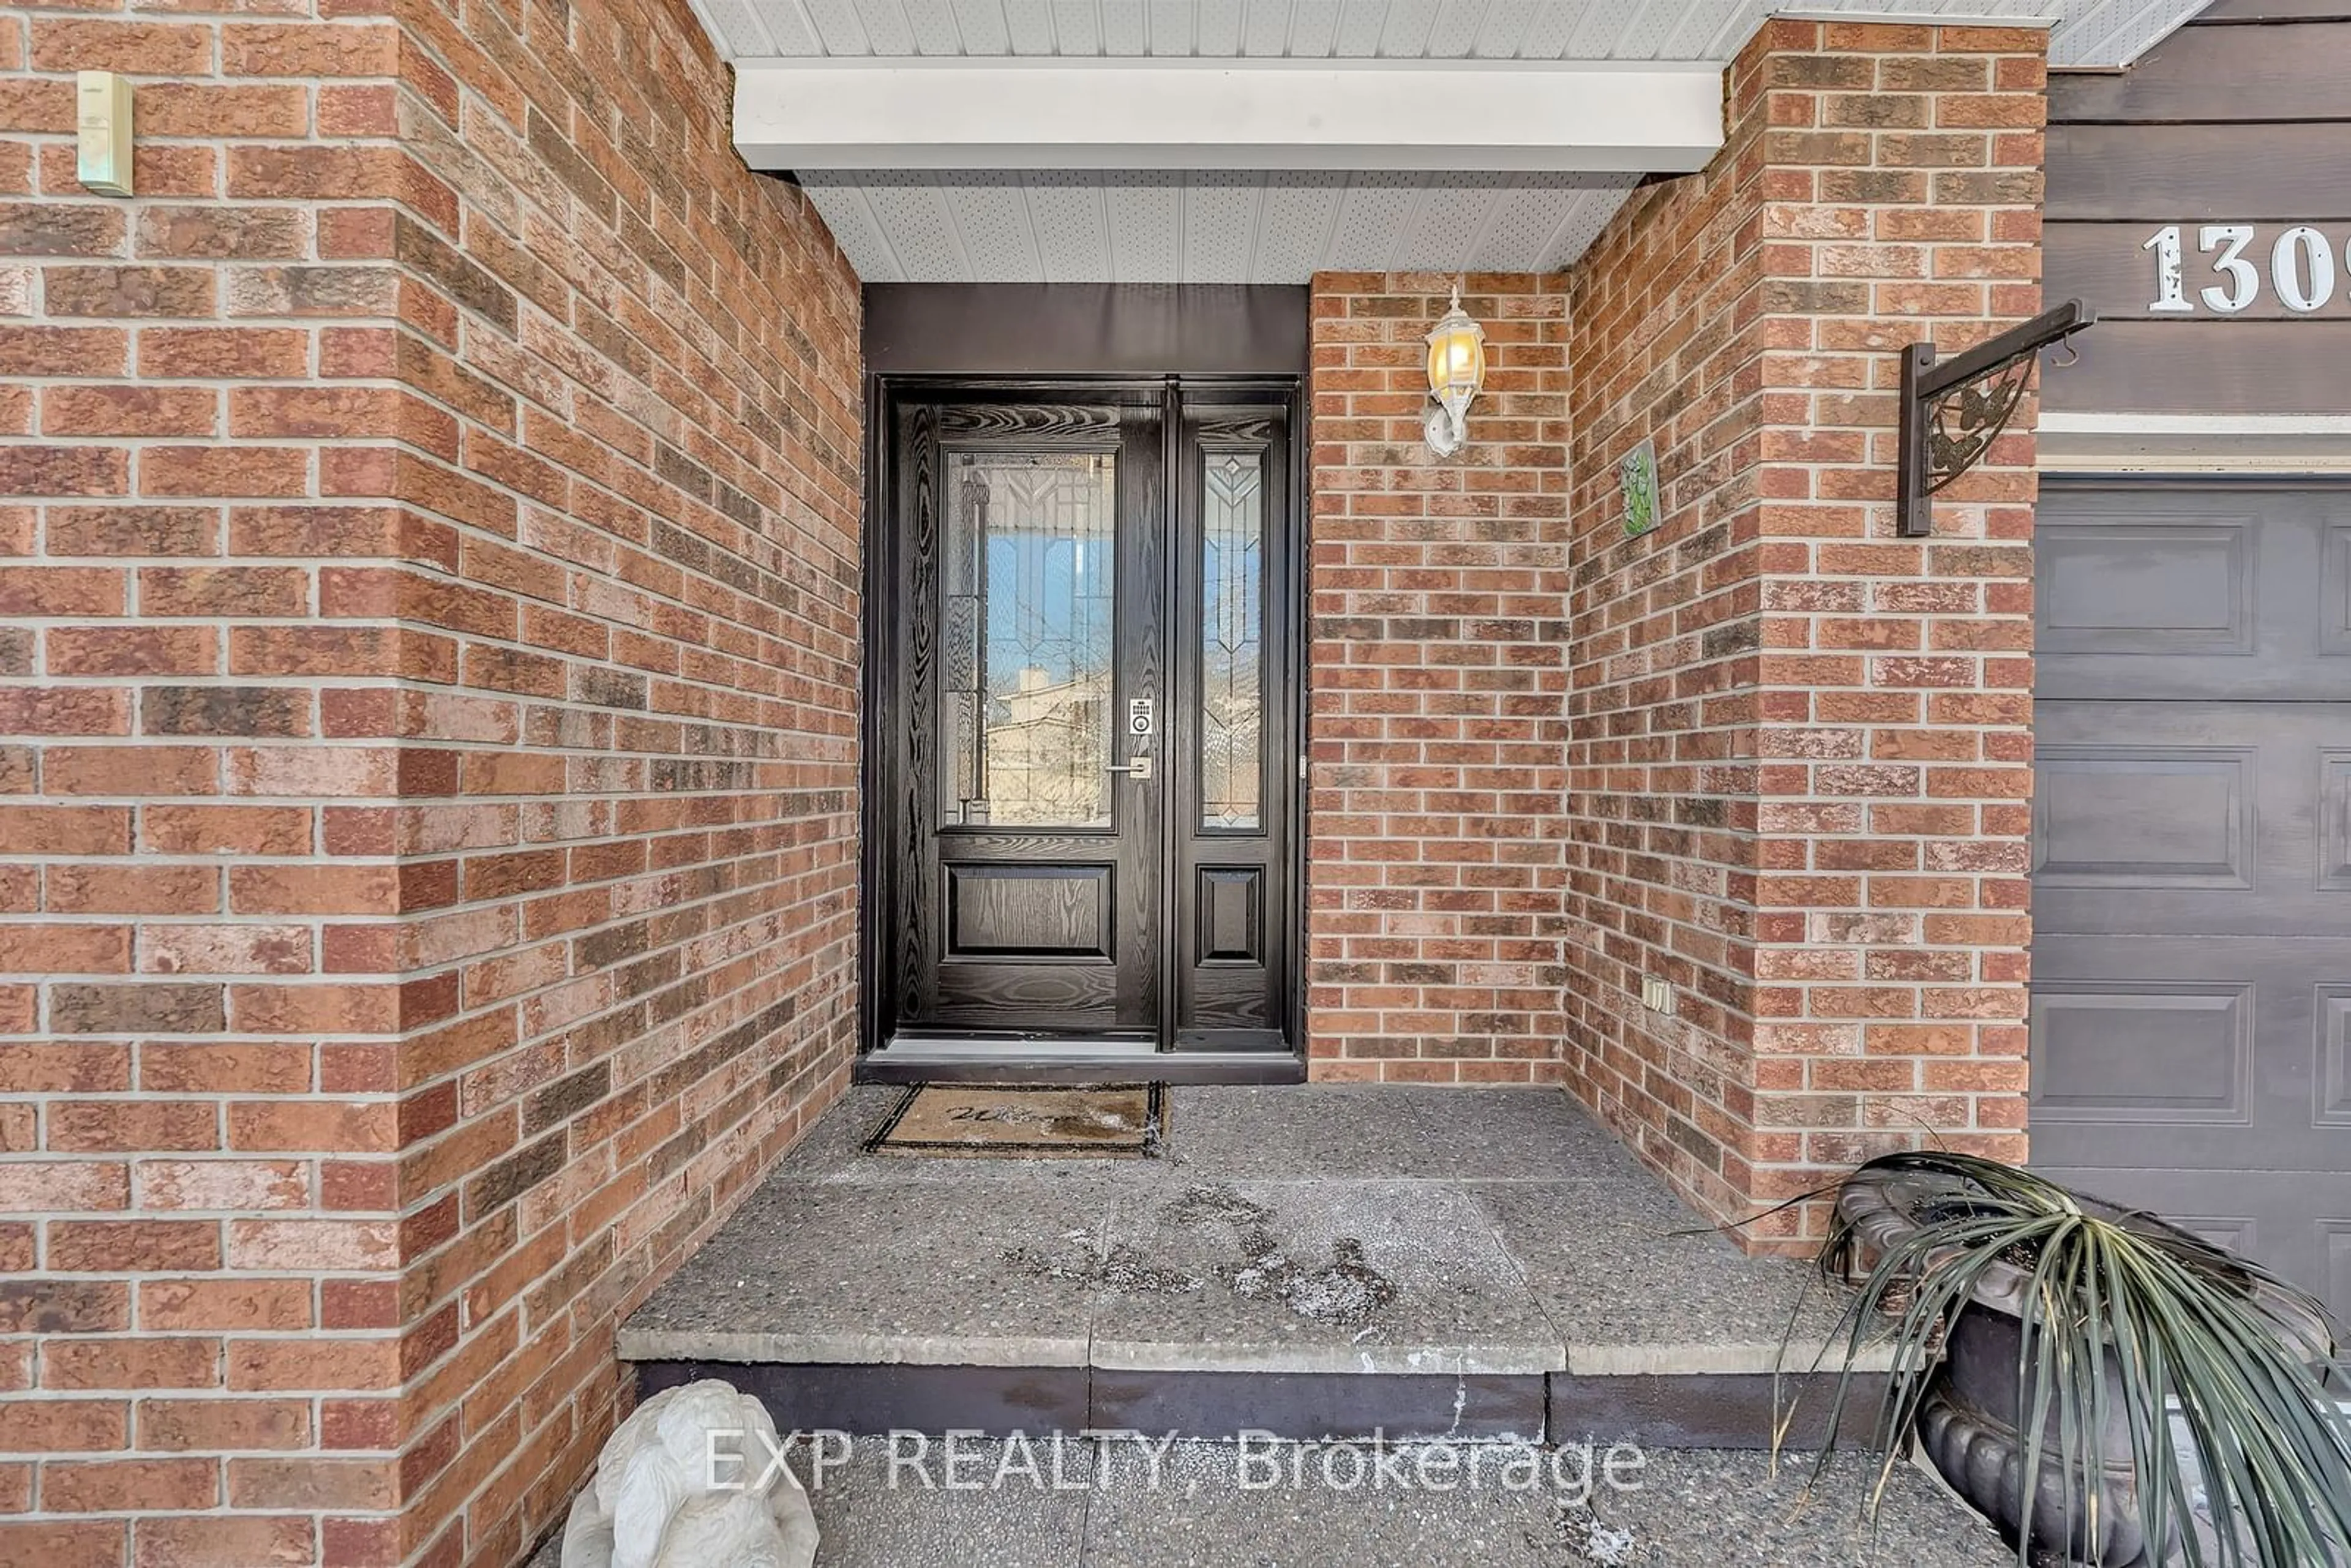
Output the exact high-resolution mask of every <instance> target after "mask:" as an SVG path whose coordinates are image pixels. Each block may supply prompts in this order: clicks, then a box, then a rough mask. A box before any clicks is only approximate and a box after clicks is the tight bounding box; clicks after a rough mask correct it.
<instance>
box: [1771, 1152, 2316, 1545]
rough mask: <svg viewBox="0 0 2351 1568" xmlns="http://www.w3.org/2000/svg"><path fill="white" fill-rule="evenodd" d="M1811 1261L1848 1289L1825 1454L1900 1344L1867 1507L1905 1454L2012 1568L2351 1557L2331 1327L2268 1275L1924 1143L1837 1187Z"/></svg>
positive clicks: (2181, 1236)
mask: <svg viewBox="0 0 2351 1568" xmlns="http://www.w3.org/2000/svg"><path fill="white" fill-rule="evenodd" d="M1821 1267H1822V1270H1823V1273H1824V1274H1825V1275H1827V1276H1829V1277H1830V1278H1831V1279H1833V1280H1842V1281H1845V1282H1847V1283H1849V1284H1855V1285H1857V1287H1858V1289H1857V1290H1856V1291H1855V1294H1854V1296H1853V1299H1852V1300H1851V1301H1850V1302H1849V1303H1848V1304H1847V1306H1846V1308H1845V1312H1844V1318H1843V1320H1842V1321H1841V1322H1840V1323H1839V1326H1838V1329H1837V1332H1836V1333H1834V1335H1833V1336H1832V1343H1831V1345H1830V1346H1829V1348H1828V1349H1827V1350H1826V1351H1824V1352H1823V1360H1824V1361H1825V1360H1827V1359H1831V1358H1838V1357H1841V1358H1842V1363H1843V1365H1842V1368H1841V1370H1840V1372H1839V1375H1838V1376H1837V1379H1836V1384H1835V1392H1834V1396H1833V1400H1834V1405H1833V1407H1832V1409H1831V1411H1830V1412H1829V1420H1828V1430H1829V1432H1830V1433H1831V1434H1832V1437H1831V1438H1830V1447H1831V1448H1834V1433H1835V1432H1836V1431H1837V1430H1838V1429H1839V1427H1840V1425H1841V1421H1842V1417H1843V1416H1844V1409H1845V1404H1846V1401H1847V1399H1848V1397H1849V1396H1852V1395H1853V1394H1854V1392H1855V1382H1854V1379H1855V1364H1856V1363H1857V1362H1858V1361H1859V1360H1860V1359H1861V1357H1862V1355H1863V1353H1864V1351H1865V1350H1866V1349H1870V1348H1872V1347H1875V1346H1878V1345H1884V1344H1889V1343H1890V1348H1891V1350H1892V1352H1893V1368H1894V1369H1893V1371H1892V1372H1890V1373H1889V1374H1888V1375H1887V1377H1886V1390H1885V1393H1884V1395H1883V1396H1882V1398H1881V1402H1880V1404H1879V1408H1878V1412H1877V1422H1876V1431H1875V1450H1876V1458H1877V1460H1878V1463H1879V1483H1880V1488H1879V1489H1873V1490H1872V1492H1871V1494H1870V1495H1871V1497H1872V1498H1873V1500H1874V1499H1875V1498H1876V1496H1877V1495H1878V1490H1881V1489H1882V1487H1883V1483H1884V1481H1885V1479H1886V1477H1887V1476H1888V1475H1890V1474H1891V1472H1892V1469H1893V1467H1894V1465H1895V1464H1896V1462H1898V1461H1899V1460H1900V1459H1901V1458H1903V1457H1904V1456H1906V1455H1907V1453H1908V1451H1909V1449H1910V1448H1911V1445H1912V1443H1913V1442H1914V1440H1915V1441H1916V1443H1917V1445H1918V1446H1919V1447H1921V1448H1923V1449H1924V1451H1925V1453H1926V1455H1927V1458H1928V1459H1929V1460H1930V1461H1931V1462H1932V1463H1933V1464H1934V1466H1935V1468H1936V1469H1938V1471H1939V1472H1940V1473H1941V1474H1942V1476H1943V1478H1944V1479H1945V1480H1947V1481H1949V1483H1950V1485H1951V1487H1952V1488H1953V1489H1954V1490H1956V1491H1958V1492H1959V1495H1960V1496H1961V1497H1963V1498H1965V1499H1966V1500H1967V1501H1968V1502H1969V1503H1970V1505H1971V1506H1973V1507H1974V1508H1975V1509H1976V1510H1977V1511H1979V1512H1980V1513H1982V1514H1983V1515H1984V1516H1985V1517H1986V1518H1988V1519H1989V1520H1991V1522H1992V1523H1993V1525H1994V1526H1995V1527H1997V1528H1998V1529H1999V1530H2000V1531H2001V1535H2002V1536H2003V1537H2004V1538H2005V1539H2006V1540H2008V1541H2009V1542H2010V1543H2011V1544H2012V1545H2013V1546H2015V1548H2016V1550H2017V1558H2018V1561H2019V1562H2020V1563H2026V1562H2031V1561H2036V1560H2037V1561H2040V1562H2043V1563H2066V1562H2072V1563H2093V1564H2097V1565H2099V1568H2124V1565H2126V1564H2141V1563H2145V1564H2155V1563H2164V1562H2167V1561H2173V1560H2179V1561H2184V1562H2186V1563H2189V1564H2190V1565H2191V1568H2204V1565H2205V1564H2208V1563H2212V1564H2220V1565H2223V1568H2233V1565H2234V1564H2238V1563H2257V1564H2260V1565H2262V1568H2303V1565H2305V1564H2306V1565H2335V1568H2340V1565H2344V1564H2351V1422H2346V1416H2344V1414H2343V1412H2342V1410H2341V1408H2340V1407H2339V1406H2338V1403H2337V1401H2338V1400H2339V1399H2340V1398H2342V1397H2343V1393H2342V1391H2341V1390H2340V1389H2339V1388H2337V1387H2334V1386H2331V1384H2332V1383H2333V1381H2334V1378H2335V1339H2334V1335H2333V1332H2332V1329H2331V1326H2330V1323H2329V1320H2328V1318H2327V1315H2326V1312H2325V1308H2324V1307H2322V1306H2321V1305H2320V1304H2319V1302H2318V1301H2316V1300H2314V1298H2313V1297H2311V1296H2310V1295H2309V1294H2308V1293H2307V1292H2305V1291H2300V1290H2297V1289H2295V1288H2294V1286H2292V1285H2289V1284H2287V1283H2285V1282H2284V1281H2282V1280H2280V1279H2279V1278H2277V1277H2276V1276H2275V1275H2273V1274H2272V1273H2271V1272H2270V1271H2268V1270H2265V1269H2263V1268H2262V1267H2261V1266H2260V1265H2259V1264H2257V1263H2254V1262H2252V1260H2248V1259H2244V1258H2241V1257H2239V1256H2237V1255H2236V1254H2234V1253H2232V1252H2230V1251H2228V1250H2227V1249H2223V1248H2220V1247H2217V1246H2215V1245H2213V1244H2212V1243H2210V1242H2209V1241H2206V1240H2204V1239H2202V1238H2200V1237H2197V1236H2193V1235H2190V1234H2189V1232H2187V1231H2185V1230H2182V1229H2180V1228H2178V1227H2177V1226H2173V1225H2169V1224H2167V1223H2166V1222H2164V1221H2163V1220H2161V1219H2158V1218H2156V1217H2155V1216H2153V1215H2150V1214H2145V1213H2141V1212H2138V1211H2137V1210H2134V1209H2128V1208H2124V1207H2120V1206H2117V1205H2115V1204H2110V1203H2105V1202H2103V1201H2101V1200H2099V1199H2096V1198H2093V1197H2085V1196H2083V1195H2081V1194H2077V1193H2075V1192H2074V1191H2072V1190H2071V1189H2069V1188H2067V1187H2065V1186H2062V1185H2060V1184H2059V1183H2056V1182H2053V1181H2051V1180H2049V1179H2047V1178H2046V1177H2043V1176H2035V1175H2033V1174H2032V1173H2031V1172H2028V1171H2024V1170H2020V1169H2018V1168H2017V1167H2015V1166H2008V1165H2003V1164H2001V1163H2000V1162H1999V1161H1996V1160H1989V1159H1983V1158H1980V1157H1977V1156H1974V1155H1960V1154H1951V1153H1945V1152H1940V1151H1933V1150H1925V1151H1917V1152H1912V1153H1903V1154H1894V1155H1885V1156H1883V1157H1881V1158H1878V1159H1875V1160H1871V1161H1870V1162H1868V1163H1867V1164H1866V1165H1864V1166H1860V1167H1859V1168H1858V1169H1856V1170H1855V1172H1854V1173H1853V1175H1852V1176H1849V1177H1847V1178H1846V1179H1845V1181H1844V1183H1843V1184H1842V1185H1841V1186H1839V1187H1838V1188H1837V1191H1836V1218H1835V1222H1834V1227H1833V1228H1832V1230H1831V1233H1830V1238H1829V1241H1828V1244H1827V1246H1826V1247H1825V1248H1824V1249H1823V1251H1822V1254H1821ZM1783 1360H1784V1356H1783ZM1816 1365H1817V1364H1816ZM1787 1421H1788V1416H1787V1413H1786V1412H1784V1411H1783V1412H1782V1416H1781V1418H1780V1421H1779V1431H1780V1432H1781V1433H1782V1434H1784V1432H1785V1431H1786V1429H1787ZM1828 1455H1829V1449H1826V1448H1824V1449H1823V1453H1822V1458H1821V1462H1822V1463H1825V1462H1827V1458H1828ZM2183 1459H2185V1460H2187V1461H2189V1462H2188V1463H2183ZM2199 1487H2200V1490H2201V1502H2202V1506H2201V1508H2200V1509H2199V1507H2198V1506H2197V1504H2198V1501H2199V1499H2198V1491H2199ZM2199 1515H2200V1518H2199Z"/></svg>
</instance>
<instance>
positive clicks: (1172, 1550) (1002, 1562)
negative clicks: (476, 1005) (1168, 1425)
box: [531, 1438, 2016, 1568]
mask: <svg viewBox="0 0 2351 1568" xmlns="http://www.w3.org/2000/svg"><path fill="white" fill-rule="evenodd" d="M1454 1453H1455V1456H1456V1458H1457V1459H1459V1458H1462V1455H1463V1451H1462V1450H1459V1449H1456V1450H1454ZM959 1455H960V1457H959V1458H958V1460H957V1473H958V1475H959V1476H960V1477H961V1478H962V1482H961V1485H960V1486H959V1487H958V1488H956V1489H954V1490H950V1489H949V1488H948V1487H947V1486H946V1468H945V1467H946V1458H945V1456H944V1455H943V1454H942V1453H941V1452H939V1451H936V1450H934V1451H932V1452H930V1453H927V1454H925V1455H922V1456H919V1457H916V1456H914V1454H913V1452H912V1448H911V1445H902V1447H901V1448H900V1449H899V1451H898V1453H897V1455H896V1456H895V1457H896V1458H897V1459H898V1460H899V1463H898V1464H897V1465H896V1467H895V1468H893V1452H892V1450H891V1447H890V1445H889V1444H888V1443H887V1442H885V1441H883V1439H880V1438H868V1439H864V1440H862V1441H860V1442H858V1443H856V1444H855V1445H853V1447H852V1449H851V1450H850V1451H849V1452H848V1454H847V1455H846V1457H845V1459H842V1458H841V1456H840V1455H838V1454H832V1455H828V1460H829V1462H828V1464H827V1465H826V1467H825V1468H824V1469H822V1470H821V1471H820V1470H818V1469H816V1468H815V1467H813V1466H811V1465H810V1463H809V1462H808V1457H807V1456H806V1455H795V1456H793V1459H792V1464H793V1468H794V1470H795V1472H796V1473H797V1474H798V1475H799V1477H800V1479H801V1480H802V1482H803V1483H804V1484H806V1485H807V1486H808V1488H809V1500H810V1505H811V1506H812V1507H813V1508H814V1510H815V1512H816V1519H817V1527H818V1530H819V1532H820V1542H819V1545H818V1549H817V1564H818V1568H933V1565H936V1568H966V1565H968V1564H971V1563H986V1564H987V1565H988V1568H1436V1565H1439V1564H1456V1563H1476V1564H1478V1565H1479V1568H1595V1565H1599V1564H1605V1563H1628V1564H1632V1565H1635V1568H1732V1565H1734V1564H1735V1565H1739V1568H2001V1565H2002V1564H2008V1565H2011V1568H2012V1565H2013V1564H2014V1563H2015V1562H2016V1554H2015V1553H2014V1552H2011V1551H2010V1550H2009V1549H2007V1548H2006V1547H2004V1546H2002V1545H2001V1543H2000V1542H1999V1540H1998V1538H1997V1537H1995V1536H1994V1535H1993V1534H1992V1532H1991V1530H1990V1528H1989V1527H1987V1526H1986V1525H1985V1524H1984V1523H1983V1521H1980V1520H1979V1519H1977V1518H1976V1517H1975V1516H1974V1515H1973V1514H1971V1513H1970V1512H1969V1511H1967V1509H1966V1507H1965V1506H1964V1505H1962V1504H1961V1503H1959V1501H1958V1500H1955V1499H1954V1498H1952V1497H1951V1496H1950V1494H1949V1492H1947V1491H1945V1490H1943V1489H1942V1488H1941V1486H1940V1484H1939V1483H1938V1482H1937V1481H1936V1480H1935V1479H1933V1478H1932V1477H1931V1476H1928V1475H1927V1474H1925V1473H1923V1472H1920V1471H1918V1470H1916V1469H1911V1468H1910V1467H1907V1466H1904V1467H1901V1468H1899V1469H1896V1472H1895V1473H1894V1475H1893V1476H1892V1477H1891V1478H1890V1479H1889V1481H1888V1484H1887V1487H1886V1497H1885V1501H1884V1505H1883V1506H1882V1507H1881V1509H1880V1510H1879V1511H1878V1514H1877V1518H1876V1522H1875V1523H1874V1524H1873V1523H1872V1522H1871V1521H1868V1520H1866V1519H1865V1518H1864V1516H1863V1512H1862V1504H1863V1500H1864V1497H1865V1492H1866V1490H1867V1487H1868V1483H1869V1481H1870V1480H1871V1479H1874V1470H1873V1469H1872V1468H1871V1467H1870V1466H1868V1465H1866V1464H1865V1463H1863V1462H1861V1460H1860V1458H1859V1456H1844V1457H1843V1458H1841V1459H1840V1460H1839V1462H1838V1463H1836V1464H1835V1465H1834V1466H1832V1467H1831V1469H1829V1471H1828V1472H1827V1474H1826V1476H1825V1477H1824V1478H1823V1480H1822V1482H1821V1484H1820V1485H1819V1486H1818V1487H1817V1488H1816V1489H1812V1490H1810V1492H1809V1495H1808V1487H1809V1485H1810V1483H1811V1481H1812V1479H1813V1476H1812V1466H1811V1465H1810V1463H1809V1462H1799V1463H1794V1464H1783V1465H1782V1466H1780V1467H1779V1468H1778V1469H1777V1470H1776V1471H1775V1470H1774V1469H1773V1468H1772V1467H1771V1463H1770V1462H1769V1460H1768V1458H1766V1457H1765V1456H1764V1455H1761V1454H1756V1453H1751V1452H1744V1453H1740V1452H1708V1451H1704V1450H1689V1449H1684V1450H1677V1451H1671V1452H1667V1451H1662V1450H1661V1451H1657V1452H1653V1453H1650V1454H1647V1455H1646V1456H1645V1459H1644V1462H1643V1463H1642V1464H1640V1465H1639V1466H1637V1467H1629V1466H1623V1465H1620V1466H1619V1468H1618V1469H1617V1470H1616V1471H1615V1472H1614V1479H1613V1481H1612V1479H1611V1478H1610V1476H1609V1474H1608V1473H1607V1472H1606V1471H1605V1470H1604V1469H1602V1468H1595V1469H1594V1472H1593V1477H1592V1478H1591V1479H1590V1481H1589V1483H1588V1484H1587V1482H1586V1479H1585V1478H1584V1476H1583V1472H1582V1469H1581V1464H1580V1460H1579V1461H1578V1463H1576V1464H1574V1465H1572V1466H1570V1467H1568V1468H1566V1469H1563V1470H1562V1471H1561V1472H1559V1473H1558V1474H1556V1475H1553V1474H1544V1475H1542V1476H1541V1477H1539V1478H1536V1479H1534V1480H1533V1482H1532V1484H1525V1483H1526V1478H1525V1476H1524V1473H1523V1472H1513V1473H1512V1477H1511V1479H1510V1481H1508V1482H1505V1481H1504V1480H1502V1479H1501V1477H1502V1475H1503V1471H1502V1469H1501V1468H1500V1467H1499V1465H1489V1466H1487V1467H1485V1468H1484V1469H1483V1470H1482V1471H1481V1473H1480V1478H1479V1484H1476V1485H1472V1484H1469V1482H1468V1479H1466V1476H1465V1474H1464V1473H1463V1472H1461V1471H1458V1470H1455V1469H1451V1468H1450V1467H1449V1466H1447V1467H1432V1469H1430V1471H1429V1472H1428V1478H1427V1480H1426V1484H1424V1483H1423V1479H1422V1475H1421V1471H1420V1469H1419V1467H1418V1464H1417V1459H1418V1455H1417V1454H1416V1453H1411V1454H1403V1453H1400V1454H1399V1455H1398V1458H1399V1461H1400V1463H1399V1464H1398V1466H1397V1467H1395V1469H1391V1470H1390V1471H1389V1472H1388V1473H1387V1475H1386V1476H1385V1477H1383V1478H1381V1479H1376V1480H1374V1479H1371V1478H1369V1477H1364V1478H1362V1479H1358V1478H1357V1477H1356V1476H1355V1473H1354V1470H1353V1464H1352V1461H1350V1460H1347V1459H1345V1458H1343V1456H1340V1455H1337V1454H1335V1453H1327V1457H1329V1458H1332V1461H1333V1462H1332V1464H1331V1465H1330V1466H1329V1467H1328V1469H1327V1470H1326V1469H1325V1466H1324V1463H1323V1460H1324V1458H1326V1451H1317V1450H1313V1449H1307V1450H1303V1451H1297V1450H1274V1451H1270V1452H1268V1451H1262V1450H1259V1451H1253V1452H1252V1453H1251V1455H1250V1456H1249V1458H1248V1459H1247V1460H1246V1461H1245V1460H1244V1458H1243V1457H1242V1455H1241V1454H1240V1453H1239V1452H1238V1450H1236V1449H1233V1448H1226V1447H1224V1446H1222V1445H1216V1444H1203V1443H1178V1444H1175V1445H1174V1446H1173V1447H1172V1448H1168V1449H1166V1450H1165V1451H1164V1452H1161V1453H1159V1454H1157V1455H1155V1456H1147V1455H1145V1454H1144V1453H1142V1452H1140V1451H1135V1450H1120V1449H1118V1448H1114V1447H1113V1446H1109V1445H1105V1446H1103V1450H1102V1452H1101V1453H1100V1457H1099V1458H1098V1459H1097V1460H1096V1461H1095V1462H1093V1463H1092V1465H1091V1466H1090V1465H1089V1463H1088V1461H1087V1460H1086V1459H1085V1458H1083V1457H1080V1458H1077V1459H1074V1460H1072V1461H1070V1462H1068V1463H1066V1464H1065V1465H1064V1467H1063V1469H1064V1475H1063V1477H1062V1478H1061V1484H1060V1485H1059V1486H1056V1485H1055V1479H1056V1478H1055V1475H1054V1472H1053V1471H1052V1470H1051V1469H1050V1459H1043V1458H1039V1459H1038V1465H1039V1469H1038V1475H1039V1477H1040V1479H1039V1480H1037V1481H1035V1482H1032V1481H1030V1480H1029V1472H1028V1469H1027V1468H1026V1466H1027V1464H1028V1462H1029V1460H1030V1459H1031V1458H1037V1457H1036V1456H1034V1455H1029V1454H1021V1455H1015V1454H1012V1453H1011V1452H1010V1451H1009V1445H1007V1444H998V1443H987V1442H981V1443H977V1444H972V1445H968V1446H967V1447H965V1448H962V1449H960V1450H959ZM1293 1459H1295V1460H1296V1462H1295V1463H1294V1464H1293V1462H1292V1461H1293ZM833 1460H841V1462H831V1461H833ZM1464 1462H1465V1463H1466V1460H1465V1461H1464ZM1398 1471H1401V1473H1402V1475H1403V1476H1404V1477H1405V1480H1404V1482H1403V1484H1401V1485H1399V1484H1395V1479H1394V1478H1395V1475H1396V1474H1397V1473H1398ZM925 1478H927V1479H928V1480H929V1482H930V1484H929V1485H927V1486H926V1485H925V1484H924V1480H925ZM1269 1482H1270V1484H1269ZM559 1562H560V1556H559V1551H558V1548H557V1545H556V1543H555V1542H552V1541H550V1542H548V1543H547V1545H546V1546H545V1547H544V1548H543V1549H542V1551H541V1552H540V1555H539V1556H538V1557H537V1558H535V1559H533V1561H532V1563H531V1568H559Z"/></svg>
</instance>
